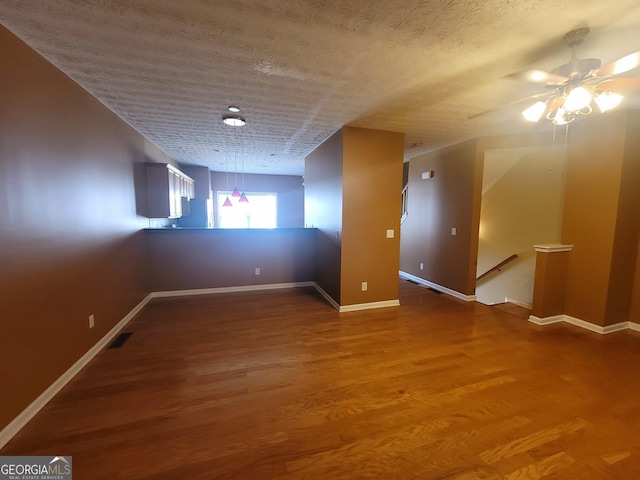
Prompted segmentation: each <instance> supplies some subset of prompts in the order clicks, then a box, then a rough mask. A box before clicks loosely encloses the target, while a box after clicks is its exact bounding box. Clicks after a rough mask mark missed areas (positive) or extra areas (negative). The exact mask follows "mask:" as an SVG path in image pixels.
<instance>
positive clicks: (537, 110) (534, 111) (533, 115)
mask: <svg viewBox="0 0 640 480" xmlns="http://www.w3.org/2000/svg"><path fill="white" fill-rule="evenodd" d="M546 109H547V104H546V103H544V102H540V101H538V102H536V103H534V104H533V105H531V106H530V107H529V108H527V109H526V110H525V111H523V112H522V116H523V117H524V118H525V120H528V121H529V122H537V121H539V120H540V119H541V118H542V115H543V114H544V112H545V110H546Z"/></svg>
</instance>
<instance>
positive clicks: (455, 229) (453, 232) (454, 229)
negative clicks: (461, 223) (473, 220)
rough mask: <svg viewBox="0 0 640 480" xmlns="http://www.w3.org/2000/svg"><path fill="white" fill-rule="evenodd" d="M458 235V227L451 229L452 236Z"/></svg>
mask: <svg viewBox="0 0 640 480" xmlns="http://www.w3.org/2000/svg"><path fill="white" fill-rule="evenodd" d="M457 233H458V229H457V228H456V227H453V228H452V229H451V235H456V234H457Z"/></svg>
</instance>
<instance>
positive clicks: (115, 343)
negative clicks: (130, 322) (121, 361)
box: [107, 332, 133, 348]
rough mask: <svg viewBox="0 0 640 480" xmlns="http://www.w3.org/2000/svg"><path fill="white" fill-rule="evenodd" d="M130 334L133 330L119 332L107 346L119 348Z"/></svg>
mask: <svg viewBox="0 0 640 480" xmlns="http://www.w3.org/2000/svg"><path fill="white" fill-rule="evenodd" d="M131 335H133V332H125V333H121V334H120V335H118V336H117V337H116V339H115V340H114V341H113V342H111V345H109V346H108V347H107V348H120V347H121V346H122V345H124V343H125V342H126V341H127V340H129V337H130V336H131Z"/></svg>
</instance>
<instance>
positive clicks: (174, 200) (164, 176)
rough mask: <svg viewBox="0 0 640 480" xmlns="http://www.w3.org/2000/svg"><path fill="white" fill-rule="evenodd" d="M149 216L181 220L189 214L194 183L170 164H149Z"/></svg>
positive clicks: (147, 167)
mask: <svg viewBox="0 0 640 480" xmlns="http://www.w3.org/2000/svg"><path fill="white" fill-rule="evenodd" d="M146 170H147V216H148V217H149V218H180V217H181V216H182V215H188V214H189V200H190V199H191V198H193V196H194V181H193V179H192V178H191V177H189V176H188V175H186V174H185V173H183V172H181V171H180V170H178V169H177V168H175V167H173V166H172V165H169V164H168V163H147V164H146Z"/></svg>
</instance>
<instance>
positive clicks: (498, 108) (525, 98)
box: [467, 91, 553, 120]
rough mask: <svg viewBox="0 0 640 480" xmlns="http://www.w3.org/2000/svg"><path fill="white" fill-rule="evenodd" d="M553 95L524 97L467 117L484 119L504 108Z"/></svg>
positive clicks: (542, 94)
mask: <svg viewBox="0 0 640 480" xmlns="http://www.w3.org/2000/svg"><path fill="white" fill-rule="evenodd" d="M552 93H553V91H550V92H544V93H536V94H535V95H530V96H528V97H524V98H521V99H519V100H515V101H513V102H510V103H506V104H504V105H500V106H499V107H495V108H490V109H489V110H485V111H483V112H480V113H474V114H473V115H471V116H470V117H467V119H468V120H471V119H474V118H477V117H482V116H484V115H487V114H489V113H493V112H497V111H498V110H502V109H503V108H508V107H512V106H514V105H518V104H520V103H524V102H528V101H531V100H538V99H540V98H543V97H548V96H549V95H551V94H552Z"/></svg>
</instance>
